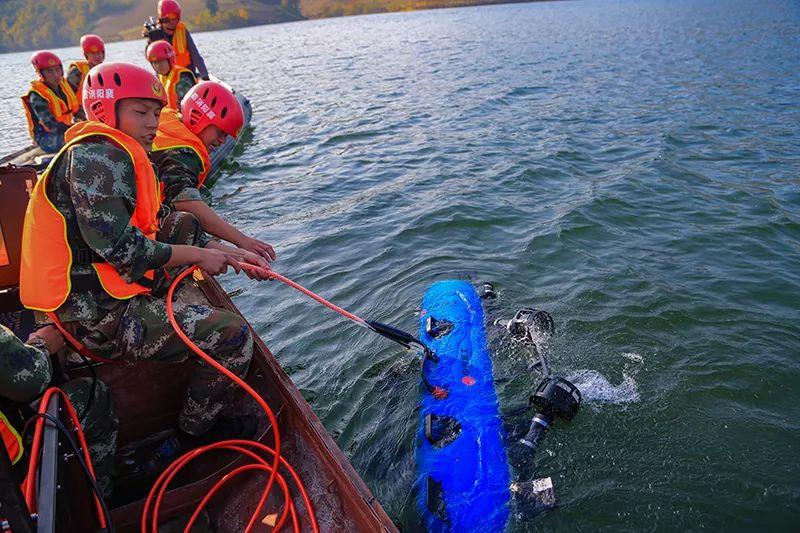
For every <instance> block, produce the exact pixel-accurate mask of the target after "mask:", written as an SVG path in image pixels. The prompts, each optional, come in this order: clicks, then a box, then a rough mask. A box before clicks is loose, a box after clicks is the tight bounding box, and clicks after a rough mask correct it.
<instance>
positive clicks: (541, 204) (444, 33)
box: [0, 0, 800, 531]
mask: <svg viewBox="0 0 800 533" xmlns="http://www.w3.org/2000/svg"><path fill="white" fill-rule="evenodd" d="M798 21H800V6H799V5H798V4H797V3H796V2H792V1H788V0H787V1H744V0H732V1H729V2H711V1H693V2H689V1H608V2H600V1H597V2H559V3H537V4H518V5H504V6H494V7H480V8H470V9H457V10H441V11H428V12H416V13H404V14H391V15H379V16H365V17H354V18H345V19H331V20H324V21H315V22H303V23H295V24H285V25H277V26H264V27H256V28H248V29H242V30H235V31H226V32H216V33H204V34H199V35H197V36H196V39H197V42H198V45H199V47H200V49H201V51H202V52H203V53H204V55H205V57H206V61H207V63H208V65H209V68H210V70H211V71H212V72H213V73H216V74H217V75H218V76H220V77H222V78H223V79H226V80H228V81H229V82H231V83H232V84H233V85H234V86H235V87H237V88H238V89H240V90H241V91H242V92H243V93H244V94H246V95H247V96H249V97H250V98H251V100H252V102H253V107H254V110H255V116H254V120H253V124H254V128H253V130H252V133H251V134H249V135H248V139H247V141H246V144H245V146H244V150H243V153H241V155H240V156H239V157H238V159H237V161H236V162H235V163H234V164H232V165H230V166H229V167H228V168H227V169H226V171H225V174H224V176H223V177H222V178H221V179H220V181H219V183H218V185H217V186H216V188H215V191H214V193H215V202H216V205H217V207H218V209H219V210H220V211H221V212H222V213H223V214H225V215H226V216H228V217H229V218H230V219H232V220H233V221H234V222H235V223H237V224H239V225H240V226H241V227H243V228H244V229H245V230H247V231H249V232H251V233H253V234H255V235H257V236H259V237H262V238H264V239H266V240H268V241H270V242H271V243H273V244H274V245H275V247H276V248H277V251H278V254H279V256H280V259H279V261H278V262H277V263H276V265H275V268H276V269H278V270H279V271H280V272H282V273H284V274H286V275H288V276H290V277H292V278H293V279H295V280H297V281H299V282H301V283H303V284H305V285H306V286H307V287H309V288H310V289H312V290H314V291H317V292H318V293H320V294H322V295H325V296H327V297H329V298H331V299H332V300H333V301H334V302H336V303H338V304H340V305H342V306H343V307H345V308H347V309H349V310H352V311H353V312H356V313H357V314H360V315H362V316H364V317H367V318H372V319H376V320H380V321H382V322H388V323H392V324H396V325H398V326H400V327H404V328H406V329H409V330H414V329H415V327H416V320H417V319H416V317H415V311H416V309H417V306H418V305H419V302H420V301H421V299H422V295H423V293H424V291H425V290H426V288H427V287H428V285H429V284H430V283H431V282H433V281H434V280H437V279H443V278H450V277H459V278H466V279H471V280H474V281H475V282H479V281H483V280H491V281H494V282H495V283H496V286H497V288H498V289H499V293H500V299H499V301H498V302H497V303H496V304H495V307H494V309H493V310H492V311H491V312H492V313H493V316H506V317H507V316H509V315H511V314H512V313H513V312H514V311H515V310H516V309H518V308H519V307H522V306H536V307H538V308H542V309H547V310H549V311H550V312H551V313H552V314H553V316H554V318H555V321H556V327H557V333H556V336H555V338H554V339H553V341H552V342H551V346H550V356H551V365H552V366H553V367H554V369H555V370H557V371H559V372H560V373H562V374H564V375H566V376H568V377H570V378H572V379H573V380H575V382H576V383H577V384H579V386H580V387H581V389H582V390H583V393H584V396H585V398H586V403H585V405H584V406H583V409H582V412H581V413H580V414H579V415H578V417H577V418H576V419H575V420H574V421H573V422H572V423H571V424H569V425H557V427H556V428H555V429H554V430H553V431H551V432H550V434H549V435H548V436H547V437H546V440H545V442H544V444H543V448H542V449H541V453H540V454H539V455H538V456H537V458H536V460H535V462H534V463H533V465H527V466H528V467H531V466H533V467H535V470H536V472H537V473H538V474H539V475H552V476H553V479H554V483H555V486H556V491H557V494H558V497H559V501H560V505H561V507H560V509H558V510H557V511H554V512H551V513H549V514H545V515H543V516H540V517H539V518H537V519H536V520H535V521H533V522H530V523H528V524H521V523H515V524H513V525H512V527H511V529H512V530H514V531H523V530H539V529H548V530H551V529H556V530H564V531H574V530H595V529H607V530H615V531H619V530H673V529H674V530H685V529H692V530H695V529H713V530H722V529H734V530H744V529H751V530H756V529H757V530H762V529H764V530H790V529H795V530H796V528H797V524H798V518H800V481H798V479H800V461H798V454H800V408H799V407H798V406H799V405H800V326H798V323H799V322H800V188H798V185H799V184H800V179H799V178H798V176H800V129H799V126H800V110H799V108H798V104H800V31H799V30H798V28H799V27H800V26H799V25H798ZM61 52H63V56H62V57H64V56H68V57H75V56H76V54H77V49H69V50H65V51H61ZM141 52H142V45H141V43H138V42H136V43H118V44H112V45H110V46H109V54H108V55H109V58H113V59H126V60H135V61H137V62H139V63H142V64H144V61H143V57H142V53H141ZM28 57H29V54H28V53H25V54H10V55H4V56H0V66H2V67H3V72H4V73H5V75H4V76H3V77H2V79H0V97H2V101H0V121H2V124H3V126H4V130H5V134H4V135H3V137H2V139H0V152H8V151H10V150H11V149H14V148H18V147H21V146H23V145H25V144H26V132H25V131H24V125H23V118H22V112H21V107H20V103H19V100H18V96H19V94H20V93H21V91H22V90H23V88H24V87H25V85H26V83H27V80H28V79H29V78H30V77H31V75H30V74H31V70H30V67H29V65H28V64H27V60H28ZM224 283H225V285H226V287H228V288H229V289H231V290H233V289H236V288H243V289H245V290H244V292H243V293H241V294H240V295H239V296H237V297H236V303H237V305H239V306H240V307H241V309H242V311H243V312H244V313H245V315H246V316H247V317H248V318H249V319H250V320H251V321H252V322H253V324H254V325H255V327H256V328H257V329H258V331H259V332H260V333H261V335H262V336H263V337H264V338H265V340H266V341H267V343H268V344H269V345H270V347H271V348H272V350H273V351H274V352H275V354H276V355H277V357H278V358H279V360H280V361H281V363H282V364H283V365H284V366H285V368H286V369H287V370H288V371H289V373H290V374H291V376H292V378H293V379H294V380H295V382H296V383H297V384H298V386H299V387H300V388H301V389H302V390H303V392H304V394H305V395H306V397H307V399H308V400H309V401H310V402H311V404H312V405H313V407H314V408H315V410H316V411H317V413H318V414H319V416H320V417H321V418H322V420H323V422H324V423H325V426H326V427H327V428H328V430H329V431H330V432H331V433H332V434H333V435H334V436H335V438H336V440H337V442H338V443H339V445H340V446H341V448H342V449H343V450H345V452H346V453H347V454H348V455H349V457H350V459H351V461H352V462H353V464H354V465H355V467H356V469H357V470H358V471H359V472H360V473H361V474H362V476H363V477H364V479H365V480H366V481H367V483H368V484H369V485H370V487H371V488H372V490H373V491H374V492H375V494H376V495H377V497H378V498H379V499H380V501H381V502H382V503H383V505H384V507H385V508H386V510H387V512H388V513H389V514H390V515H391V516H392V518H393V519H395V520H396V521H397V523H398V524H402V525H403V526H404V528H405V529H407V530H413V529H414V528H415V527H416V521H415V518H414V516H415V511H414V500H413V497H412V496H411V495H410V490H411V486H412V483H413V480H414V464H413V455H414V433H415V430H416V427H417V423H418V412H417V404H418V400H419V398H420V396H419V395H420V389H419V377H418V373H417V363H416V362H415V360H414V358H413V356H411V355H410V354H407V353H405V352H402V351H400V350H399V349H398V348H397V347H396V346H395V345H392V344H390V343H389V342H388V341H384V340H382V339H380V338H376V337H375V336H373V335H370V334H369V333H367V332H365V331H364V330H362V329H360V328H358V327H356V326H355V325H353V324H351V323H348V322H346V321H344V320H343V319H341V318H340V317H339V316H337V315H335V314H333V313H331V312H329V311H327V310H325V309H323V308H321V307H320V306H317V305H315V304H313V303H312V302H311V301H310V300H308V299H306V298H304V297H302V296H301V295H299V294H298V293H295V292H293V291H291V290H290V289H288V288H287V287H285V286H281V285H278V284H277V283H271V284H263V285H257V284H255V283H254V282H250V281H248V280H245V279H241V278H236V277H234V276H228V277H226V278H225V280H224ZM494 358H495V377H496V378H497V380H498V392H499V395H500V399H501V403H502V408H503V410H504V411H506V412H508V413H512V412H513V411H514V410H515V409H516V408H518V407H519V406H521V405H523V404H524V402H525V400H526V398H527V394H528V393H529V391H531V389H532V388H533V387H535V385H536V384H537V383H538V379H537V378H536V376H534V375H532V374H530V373H529V372H528V371H527V370H526V367H527V364H526V363H527V356H526V353H525V351H524V350H523V349H521V348H519V347H514V346H505V345H501V347H500V348H499V349H498V350H497V351H496V353H495V356H494ZM510 419H511V421H512V422H518V423H522V422H524V421H525V417H524V416H517V417H516V418H515V417H510Z"/></svg>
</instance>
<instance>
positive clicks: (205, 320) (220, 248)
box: [20, 63, 269, 446]
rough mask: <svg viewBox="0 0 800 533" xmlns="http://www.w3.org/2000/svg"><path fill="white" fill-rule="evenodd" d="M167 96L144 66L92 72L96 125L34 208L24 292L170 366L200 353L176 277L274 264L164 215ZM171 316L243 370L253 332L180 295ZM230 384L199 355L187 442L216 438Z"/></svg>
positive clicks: (183, 431) (72, 323) (79, 133)
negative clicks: (170, 297)
mask: <svg viewBox="0 0 800 533" xmlns="http://www.w3.org/2000/svg"><path fill="white" fill-rule="evenodd" d="M165 100H166V99H165V97H164V88H163V87H162V85H161V82H159V81H158V79H157V78H156V77H155V75H153V74H152V73H151V72H149V71H147V70H145V69H143V68H140V67H137V66H135V65H130V64H126V63H103V64H102V65H100V66H98V67H96V68H94V69H92V70H91V71H90V72H89V76H88V77H87V79H86V83H85V85H84V89H83V106H84V109H86V113H87V115H88V119H89V120H88V121H86V122H82V123H80V124H77V125H75V126H74V127H73V128H71V129H70V130H69V131H68V132H67V144H66V145H65V146H64V148H63V149H62V150H61V151H60V152H59V154H58V155H57V156H56V157H55V159H54V160H53V162H52V163H51V165H50V166H49V167H48V169H47V171H46V172H45V173H44V174H43V176H42V177H41V179H40V180H39V181H38V182H37V183H36V185H35V186H34V188H33V191H32V193H31V200H30V203H29V204H28V210H27V213H26V216H25V223H24V228H23V232H22V263H21V269H20V299H21V300H22V303H23V304H24V305H25V306H26V307H28V308H29V309H35V310H38V311H42V312H47V313H48V316H50V318H51V319H53V320H57V321H61V322H62V323H63V324H64V327H66V328H71V329H72V330H73V332H74V333H73V334H74V335H75V336H76V338H77V339H78V340H79V341H80V342H82V343H83V344H84V345H85V346H86V348H88V349H89V350H91V351H92V352H94V354H95V355H98V356H100V357H105V358H109V359H116V360H122V361H128V362H137V361H158V362H162V363H175V362H180V361H184V360H185V359H186V358H187V357H192V356H191V355H190V353H191V352H190V351H189V350H187V348H186V346H185V345H184V343H183V342H182V341H181V340H180V338H179V337H178V336H177V335H176V333H175V331H174V330H173V329H172V326H171V325H170V323H169V320H168V316H167V310H166V305H167V302H166V298H165V296H166V295H165V286H166V284H167V283H168V281H167V279H168V276H171V275H174V274H175V269H183V268H184V267H185V266H188V265H198V266H199V267H200V268H201V269H202V270H204V271H205V272H207V273H208V274H209V275H217V274H221V273H224V272H226V271H227V268H228V266H229V265H230V266H233V267H234V269H235V270H237V271H239V268H240V266H239V264H240V262H247V263H252V264H256V265H258V266H261V267H265V268H268V267H269V264H268V263H267V262H266V261H264V260H263V259H262V258H260V257H258V256H256V255H255V254H252V253H250V252H246V251H244V250H239V249H235V248H230V247H227V246H224V245H222V244H220V243H218V242H216V241H210V240H209V239H208V237H207V236H205V234H203V233H202V231H201V230H200V229H199V227H198V225H197V221H196V220H195V219H193V217H191V215H188V214H187V213H172V214H171V215H169V216H168V217H166V218H165V219H164V221H163V222H160V221H159V218H158V213H159V207H160V205H161V198H160V194H159V188H158V182H157V180H156V177H155V173H154V171H153V166H152V164H151V162H150V160H149V158H148V151H149V150H150V148H151V145H152V142H153V139H154V138H155V135H156V129H157V127H158V119H159V115H160V113H161V109H162V107H163V106H164V104H165V103H166V101H165ZM165 269H171V271H170V272H169V273H167V272H165ZM258 277H260V278H261V279H264V277H263V276H261V275H258ZM174 311H175V317H176V319H177V321H178V323H179V324H180V325H181V326H182V328H183V330H184V331H186V332H188V334H189V335H190V336H191V337H192V339H193V340H194V341H195V342H196V343H197V344H198V345H199V346H200V347H201V348H202V349H203V350H205V351H207V352H208V353H209V354H210V355H211V356H212V357H214V358H215V359H216V360H217V361H219V362H220V363H221V364H222V365H224V366H225V367H226V368H228V369H229V370H231V371H232V372H234V373H235V374H237V375H238V376H244V375H245V373H246V372H247V368H248V366H249V364H250V359H251V357H252V354H253V339H252V336H251V334H250V329H249V327H248V326H247V323H246V322H245V321H244V320H243V319H242V318H241V317H240V316H238V315H236V314H234V313H230V312H228V311H223V310H220V309H216V308H214V307H212V306H210V305H196V304H191V305H190V304H186V303H183V302H181V301H177V302H175V304H174ZM233 387H234V385H233V382H231V381H230V380H228V379H225V378H223V377H221V376H220V375H219V373H218V372H217V371H216V370H214V369H213V368H212V367H210V366H208V365H206V364H203V363H202V362H200V361H199V360H197V365H196V366H195V367H194V369H193V372H192V375H191V377H190V379H189V387H188V391H187V394H186V397H185V400H184V405H183V408H182V410H181V413H180V416H179V419H178V428H179V436H180V437H181V442H184V443H187V446H188V445H190V444H188V443H191V442H193V441H192V439H193V438H197V437H199V436H201V435H206V434H209V430H210V429H211V428H212V426H214V424H215V423H216V422H217V420H218V418H219V417H220V415H221V413H222V411H223V408H224V407H225V406H226V404H227V403H228V402H229V398H230V394H231V392H232V388H233Z"/></svg>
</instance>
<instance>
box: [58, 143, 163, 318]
mask: <svg viewBox="0 0 800 533" xmlns="http://www.w3.org/2000/svg"><path fill="white" fill-rule="evenodd" d="M47 196H48V198H49V199H50V201H51V202H53V204H54V205H55V206H56V208H57V209H58V210H59V212H60V213H61V214H62V215H63V216H64V219H65V220H66V224H67V240H68V241H69V244H70V247H71V248H72V249H73V250H75V249H77V248H85V247H88V248H90V249H91V250H92V251H94V252H95V253H97V254H98V255H100V256H101V257H102V258H104V259H105V260H106V261H108V262H109V263H110V264H111V265H112V266H113V267H114V268H115V269H116V270H117V272H119V274H120V275H121V276H122V278H123V279H125V280H126V281H129V282H133V281H136V280H138V279H140V278H141V277H142V276H143V275H144V273H145V272H146V271H148V270H150V269H157V268H161V267H162V266H164V264H165V263H166V262H167V261H169V258H170V256H171V255H172V249H171V247H170V246H169V245H168V244H164V243H160V242H158V241H153V240H151V239H148V238H147V237H145V235H144V234H143V233H142V232H141V231H140V230H139V229H138V228H135V227H133V226H131V224H130V220H131V215H132V213H133V210H134V206H135V204H136V176H135V174H134V170H133V161H132V160H131V158H130V156H128V154H127V153H126V152H125V151H124V150H123V149H121V148H119V147H118V146H116V145H114V144H113V143H111V142H110V141H108V140H105V139H103V138H99V137H98V138H95V139H88V140H85V141H83V142H81V143H79V144H76V145H74V146H72V147H71V148H69V149H68V150H67V151H66V152H64V153H62V154H61V156H60V158H59V160H58V161H57V162H56V164H55V166H54V167H53V168H52V169H51V171H50V176H49V178H48V182H47ZM72 272H73V274H85V273H91V272H92V268H91V266H90V265H88V264H83V265H81V264H74V265H73V267H72ZM119 304H120V301H119V300H116V299H114V298H112V297H111V296H109V295H107V294H106V293H105V292H102V291H82V292H79V291H73V292H71V293H70V295H69V297H68V298H67V301H66V302H65V303H64V305H62V306H61V307H60V308H59V309H58V311H57V314H58V316H59V318H60V319H61V320H62V321H64V322H72V321H77V320H82V321H85V320H95V319H97V318H99V317H100V316H102V315H103V314H104V313H105V312H107V311H109V310H110V309H112V308H116V307H117V306H118V305H119Z"/></svg>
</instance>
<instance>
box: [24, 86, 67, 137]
mask: <svg viewBox="0 0 800 533" xmlns="http://www.w3.org/2000/svg"><path fill="white" fill-rule="evenodd" d="M55 93H56V96H58V97H59V98H61V99H62V100H63V101H65V102H66V101H67V97H66V96H65V95H64V91H62V90H61V87H58V88H57V89H56V91H55ZM28 105H30V108H31V113H33V115H34V117H35V118H34V119H33V122H34V128H37V127H40V126H39V122H41V123H42V124H43V125H44V127H45V128H47V129H48V130H50V131H52V132H58V133H62V134H63V133H64V132H65V131H67V128H68V127H69V126H67V125H66V124H62V123H61V122H59V121H57V120H56V117H55V115H53V112H52V111H50V104H49V103H47V100H45V99H44V98H42V97H41V96H39V95H38V94H36V93H35V92H33V91H31V92H30V93H28Z"/></svg>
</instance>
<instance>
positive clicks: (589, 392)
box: [567, 369, 640, 405]
mask: <svg viewBox="0 0 800 533" xmlns="http://www.w3.org/2000/svg"><path fill="white" fill-rule="evenodd" d="M623 376H624V379H623V380H622V382H621V383H620V384H619V385H613V384H612V383H611V382H610V381H609V380H608V379H607V378H606V377H605V376H603V375H602V374H601V373H600V372H598V371H597V370H589V369H582V370H576V371H574V372H572V373H571V374H568V375H567V379H568V380H569V381H571V382H572V383H573V384H574V385H575V386H576V387H578V390H580V391H581V396H582V397H583V402H584V404H588V405H592V404H607V403H610V404H616V405H621V404H628V403H635V402H638V401H639V398H640V396H639V387H638V386H637V385H636V381H634V379H633V376H631V375H628V374H623Z"/></svg>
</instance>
